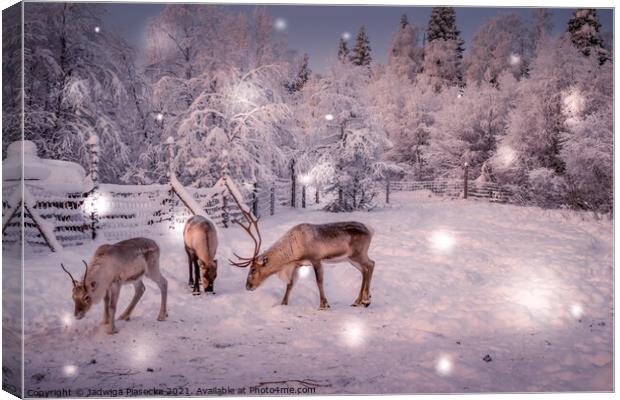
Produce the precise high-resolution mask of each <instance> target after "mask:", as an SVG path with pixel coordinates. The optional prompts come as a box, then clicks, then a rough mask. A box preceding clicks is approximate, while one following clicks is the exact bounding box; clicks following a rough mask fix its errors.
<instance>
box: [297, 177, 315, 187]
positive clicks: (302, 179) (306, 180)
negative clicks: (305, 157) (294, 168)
mask: <svg viewBox="0 0 620 400" xmlns="http://www.w3.org/2000/svg"><path fill="white" fill-rule="evenodd" d="M297 179H298V180H299V183H301V184H302V185H309V184H310V183H311V182H312V177H311V176H310V175H309V174H302V175H299V176H298V177H297Z"/></svg>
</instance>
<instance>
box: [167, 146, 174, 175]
mask: <svg viewBox="0 0 620 400" xmlns="http://www.w3.org/2000/svg"><path fill="white" fill-rule="evenodd" d="M166 146H168V181H170V180H171V178H172V176H173V175H174V138H173V137H172V136H169V137H168V139H166Z"/></svg>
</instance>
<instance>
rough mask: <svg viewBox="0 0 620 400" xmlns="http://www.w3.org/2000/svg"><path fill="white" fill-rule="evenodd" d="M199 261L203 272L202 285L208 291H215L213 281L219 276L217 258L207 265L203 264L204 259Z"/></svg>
mask: <svg viewBox="0 0 620 400" xmlns="http://www.w3.org/2000/svg"><path fill="white" fill-rule="evenodd" d="M199 263H200V271H201V273H202V274H201V275H202V276H201V280H202V287H203V288H205V291H207V292H213V282H215V278H217V260H212V261H210V262H209V263H208V264H207V265H205V264H203V262H202V261H199Z"/></svg>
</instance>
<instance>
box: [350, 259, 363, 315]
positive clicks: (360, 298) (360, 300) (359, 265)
mask: <svg viewBox="0 0 620 400" xmlns="http://www.w3.org/2000/svg"><path fill="white" fill-rule="evenodd" d="M349 262H350V263H351V265H353V266H354V267H355V268H357V269H358V270H359V271H360V272H361V273H362V285H361V286H360V292H359V294H358V295H357V298H356V299H355V301H354V302H353V304H351V306H353V307H357V306H359V305H360V304H362V298H363V295H364V288H365V287H366V271H365V269H364V267H363V266H362V265H361V264H360V263H359V262H357V261H355V260H351V259H349Z"/></svg>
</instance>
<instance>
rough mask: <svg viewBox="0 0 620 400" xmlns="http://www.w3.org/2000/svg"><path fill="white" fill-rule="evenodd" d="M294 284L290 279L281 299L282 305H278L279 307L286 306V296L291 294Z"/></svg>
mask: <svg viewBox="0 0 620 400" xmlns="http://www.w3.org/2000/svg"><path fill="white" fill-rule="evenodd" d="M294 284H295V281H294V280H293V279H291V281H290V282H289V283H288V284H287V285H286V292H285V293H284V298H283V299H282V303H280V304H281V305H283V306H288V295H289V294H290V293H291V289H293V285H294Z"/></svg>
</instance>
